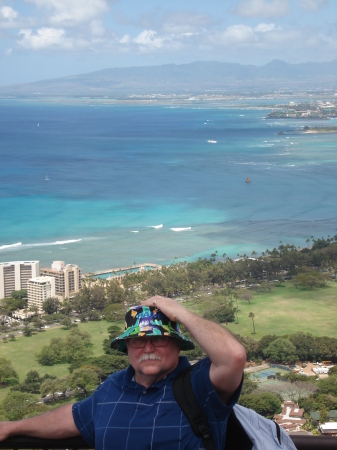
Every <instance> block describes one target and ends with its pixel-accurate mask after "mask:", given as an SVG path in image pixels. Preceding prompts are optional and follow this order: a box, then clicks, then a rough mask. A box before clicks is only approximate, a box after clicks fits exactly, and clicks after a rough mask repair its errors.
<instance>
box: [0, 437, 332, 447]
mask: <svg viewBox="0 0 337 450" xmlns="http://www.w3.org/2000/svg"><path fill="white" fill-rule="evenodd" d="M291 439H292V440H293V442H294V444H295V446H296V448H297V450H324V449H329V450H336V449H337V437H336V436H308V435H298V436H296V435H291ZM1 448H3V449H13V450H18V449H59V450H63V449H78V450H79V449H89V448H91V447H90V446H89V445H88V444H87V443H86V442H85V441H84V440H83V439H82V438H81V437H76V438H68V439H37V438H31V437H27V436H15V437H11V438H9V439H7V440H6V441H3V442H0V449H1Z"/></svg>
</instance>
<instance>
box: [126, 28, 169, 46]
mask: <svg viewBox="0 0 337 450" xmlns="http://www.w3.org/2000/svg"><path fill="white" fill-rule="evenodd" d="M157 34H158V33H157V32H156V31H153V30H144V31H142V32H141V33H140V34H139V35H138V36H137V37H135V38H134V39H133V42H134V43H135V44H138V45H139V46H140V47H141V49H142V50H154V49H158V48H161V47H163V45H164V39H162V38H159V37H157Z"/></svg>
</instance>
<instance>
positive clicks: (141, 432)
mask: <svg viewBox="0 0 337 450" xmlns="http://www.w3.org/2000/svg"><path fill="white" fill-rule="evenodd" d="M125 318H126V325H125V326H126V328H125V331H124V333H123V334H121V335H120V336H119V337H118V338H116V339H114V340H113V341H112V343H111V346H112V348H116V349H117V350H119V351H122V352H127V354H128V358H129V361H130V366H129V367H128V368H127V369H125V370H123V371H121V372H117V373H114V374H112V375H110V377H109V378H108V379H107V380H106V381H105V382H104V383H103V384H102V385H101V386H100V387H99V388H98V389H97V390H96V391H95V392H94V393H93V395H92V396H91V397H89V398H88V399H85V400H83V401H81V402H78V403H75V404H74V405H66V406H63V407H61V408H59V409H57V410H54V411H51V412H49V413H46V414H43V415H41V416H38V417H33V418H29V419H24V420H21V421H18V422H2V423H1V424H0V440H3V439H6V438H7V437H9V436H13V435H18V434H24V435H28V436H33V437H40V438H54V439H57V438H66V437H72V436H78V435H80V434H81V435H82V436H83V438H84V439H85V440H86V441H87V442H88V443H89V444H90V445H92V446H93V447H95V448H96V449H130V450H133V449H145V448H146V449H147V448H151V449H156V448H157V449H159V448H160V449H173V448H179V449H188V448H190V449H199V448H203V443H202V439H201V438H199V437H197V436H196V435H195V434H194V433H193V431H192V428H191V426H190V424H189V422H188V420H187V418H186V417H185V416H184V414H183V413H182V411H181V409H180V407H179V406H178V404H177V402H176V401H175V399H174V395H173V390H172V385H173V381H174V379H175V377H176V376H177V375H178V374H179V373H180V372H181V371H183V370H184V369H185V368H187V367H188V366H189V362H188V360H187V359H186V357H180V356H179V353H180V350H188V349H192V348H194V344H193V342H192V341H190V340H189V339H188V338H187V337H186V336H184V335H183V334H182V333H181V332H180V330H179V325H178V323H181V324H183V325H184V326H185V328H186V329H187V330H188V331H189V332H190V333H191V335H192V337H193V338H194V339H195V340H196V341H197V342H198V344H199V345H200V347H201V348H202V349H203V350H204V351H205V353H206V354H207V355H208V357H207V358H205V359H202V360H200V361H199V362H198V363H196V364H195V366H194V367H193V370H192V374H191V383H192V387H193V391H194V393H195V395H196V398H197V401H198V403H199V405H200V406H201V407H202V409H203V411H204V413H205V415H206V416H207V419H208V422H209V425H210V429H211V433H212V436H213V440H214V442H215V445H216V448H219V449H220V448H224V444H225V434H226V424H227V419H228V416H229V414H230V412H231V410H232V408H233V406H234V404H235V402H236V401H237V399H238V396H239V391H240V384H241V380H242V374H243V368H244V364H245V359H246V355H245V350H244V348H243V347H242V345H241V344H240V343H239V342H238V341H237V340H236V339H235V338H234V337H233V336H232V335H231V334H230V333H228V332H227V331H226V330H225V329H224V328H223V327H222V326H220V325H218V324H215V323H213V322H210V321H208V320H205V319H203V318H201V317H199V316H198V315H196V314H194V313H192V312H191V311H188V310H187V309H186V308H184V307H183V306H182V305H181V304H180V303H177V302H176V301H174V300H172V299H169V298H164V297H159V296H155V297H152V298H150V299H148V300H146V301H144V302H142V305H141V306H136V307H132V308H130V309H129V310H128V312H127V313H126V316H125Z"/></svg>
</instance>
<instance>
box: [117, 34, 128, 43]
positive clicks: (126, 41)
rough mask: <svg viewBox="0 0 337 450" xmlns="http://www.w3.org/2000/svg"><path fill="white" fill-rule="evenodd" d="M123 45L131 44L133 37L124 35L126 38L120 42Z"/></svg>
mask: <svg viewBox="0 0 337 450" xmlns="http://www.w3.org/2000/svg"><path fill="white" fill-rule="evenodd" d="M119 42H120V43H121V44H129V43H130V42H131V37H130V35H129V34H124V36H123V37H122V38H121V39H120V40H119Z"/></svg>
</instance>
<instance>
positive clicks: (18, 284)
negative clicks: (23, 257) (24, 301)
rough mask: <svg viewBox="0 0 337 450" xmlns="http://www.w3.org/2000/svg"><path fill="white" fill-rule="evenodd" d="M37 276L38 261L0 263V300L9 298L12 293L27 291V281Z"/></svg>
mask: <svg viewBox="0 0 337 450" xmlns="http://www.w3.org/2000/svg"><path fill="white" fill-rule="evenodd" d="M39 275H40V263H39V261H13V262H2V263H0V299H1V298H9V297H10V296H11V293H12V292H13V291H20V290H21V289H27V283H28V280H29V279H30V278H34V277H38V276H39Z"/></svg>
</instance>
